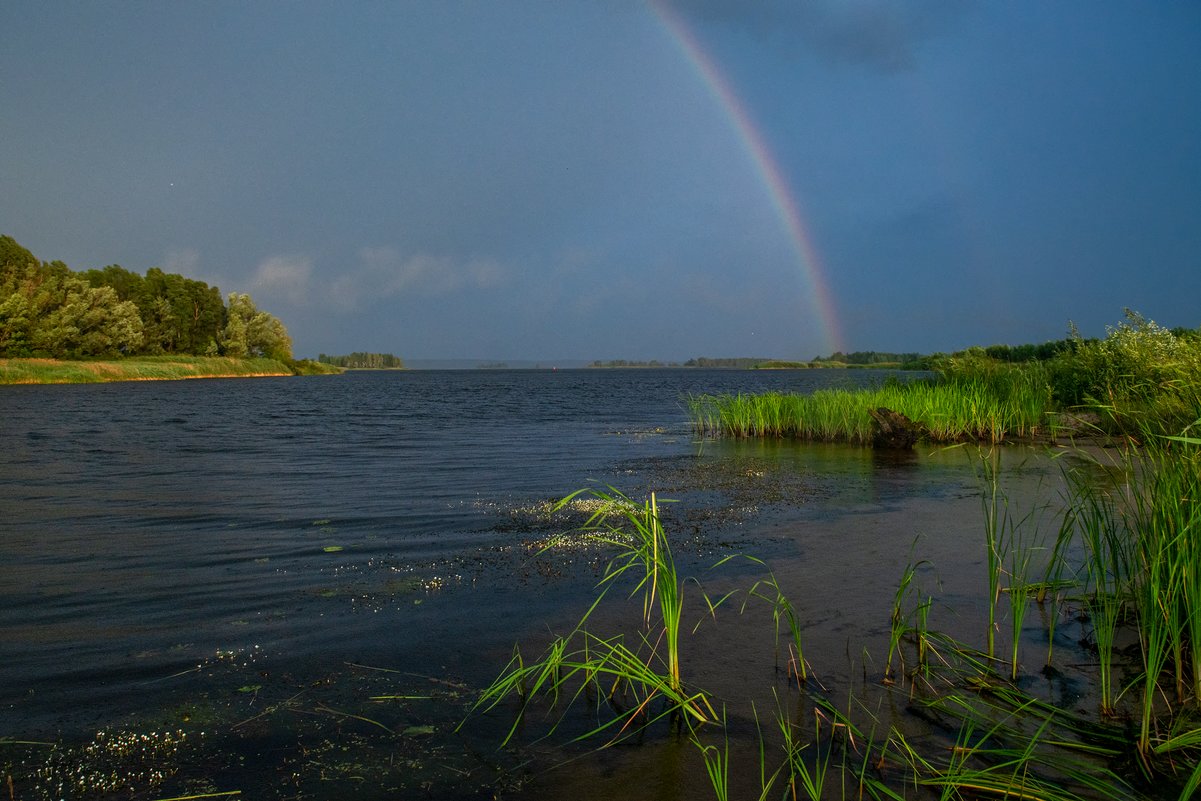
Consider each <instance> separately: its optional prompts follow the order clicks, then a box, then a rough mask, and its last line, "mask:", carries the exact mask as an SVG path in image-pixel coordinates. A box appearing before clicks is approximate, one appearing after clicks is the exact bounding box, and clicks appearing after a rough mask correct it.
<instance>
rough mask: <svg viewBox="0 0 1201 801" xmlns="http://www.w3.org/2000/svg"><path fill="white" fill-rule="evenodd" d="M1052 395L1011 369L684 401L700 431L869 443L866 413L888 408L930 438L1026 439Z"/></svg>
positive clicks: (1040, 427)
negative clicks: (1000, 374)
mask: <svg viewBox="0 0 1201 801" xmlns="http://www.w3.org/2000/svg"><path fill="white" fill-rule="evenodd" d="M1050 401H1051V399H1050V392H1049V390H1048V389H1047V388H1046V387H1045V385H1041V384H1039V383H1038V382H1037V381H1036V380H1034V379H1033V378H1032V377H1030V376H1024V375H1020V374H1019V371H1013V375H1012V376H1011V378H1010V380H1008V381H1000V380H992V381H985V380H982V379H965V380H954V381H947V380H942V381H912V382H909V383H890V384H886V385H884V386H881V387H877V388H875V389H863V390H842V389H832V390H819V391H817V392H814V393H812V394H808V395H801V394H792V393H779V392H766V393H762V394H755V395H744V394H737V395H697V396H693V397H690V398H689V399H688V402H687V403H688V410H689V414H690V416H691V418H692V422H693V427H694V429H695V430H696V431H697V432H698V433H699V434H701V435H705V436H732V437H775V438H791V439H801V440H808V441H813V442H849V443H853V444H861V445H862V444H867V443H869V442H871V440H872V419H871V416H870V414H869V412H870V411H871V410H874V409H879V408H887V409H891V410H892V411H895V412H899V413H901V414H903V415H905V416H906V417H908V418H909V419H910V420H912V421H914V422H915V423H917V424H919V425H920V426H921V427H922V429H923V431H924V433H925V435H926V437H927V438H928V439H929V440H931V441H933V442H961V441H967V440H972V441H983V442H990V443H997V442H1001V441H1003V440H1005V439H1006V438H1007V437H1014V436H1016V437H1022V438H1029V437H1033V436H1036V435H1037V434H1039V433H1042V432H1044V431H1045V430H1046V429H1047V425H1048V413H1049V412H1050V411H1051V402H1050Z"/></svg>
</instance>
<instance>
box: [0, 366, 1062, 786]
mask: <svg viewBox="0 0 1201 801" xmlns="http://www.w3.org/2000/svg"><path fill="white" fill-rule="evenodd" d="M888 375H889V374H887V373H882V372H877V371H845V370H831V371H816V370H813V371H737V370H694V369H674V370H668V369H664V370H652V369H647V370H555V371H552V370H541V371H535V370H526V371H506V370H497V371H493V370H474V371H404V372H352V373H349V374H346V375H343V376H333V377H325V376H321V377H308V378H280V379H275V378H264V379H251V380H245V379H243V380H203V381H177V382H146V383H125V384H106V385H79V386H15V387H3V388H0V447H2V451H3V459H2V460H0V758H2V759H3V761H4V765H5V766H6V771H7V772H8V773H9V774H10V775H12V776H13V779H14V782H15V786H16V787H17V793H18V794H17V797H18V798H22V799H25V798H59V797H79V798H83V797H88V798H101V797H113V798H146V799H157V798H165V797H169V796H173V795H184V794H199V793H228V792H233V791H234V790H240V791H242V792H243V794H244V795H243V797H248V798H281V799H282V798H320V799H332V798H345V797H355V798H367V799H371V798H394V797H402V796H405V797H408V796H411V795H416V794H421V795H422V796H424V797H448V798H450V797H493V795H495V794H496V793H498V792H499V791H500V789H503V790H504V791H505V792H506V793H508V795H510V796H512V795H518V796H520V795H522V794H527V795H529V797H548V796H553V795H557V794H561V797H571V798H573V799H576V800H577V801H578V799H580V798H582V797H586V796H588V794H589V793H595V794H596V797H618V795H620V794H623V793H625V794H628V793H629V792H630V787H629V785H628V782H629V781H630V780H629V779H623V778H621V777H620V774H621V773H622V771H625V770H630V769H632V770H635V771H636V773H635V775H636V776H639V777H640V781H652V783H653V784H654V786H655V788H656V789H655V792H654V793H649V792H648V793H645V794H641V795H639V794H638V793H635V795H639V797H651V796H653V797H658V798H687V797H690V794H692V793H699V792H702V791H703V790H704V781H705V780H704V776H703V769H702V771H701V775H699V776H697V775H695V771H692V772H690V773H689V775H688V776H687V777H686V776H684V775H683V774H679V775H677V774H676V773H675V772H674V771H675V768H668V767H665V762H664V759H667V760H668V762H669V763H671V764H673V765H674V764H675V762H673V761H672V760H674V759H675V757H671V756H670V755H668V756H667V757H665V755H664V754H665V752H664V750H663V748H654V749H652V748H648V749H643V751H642V752H640V753H634V752H635V751H637V749H628V750H626V751H624V752H622V753H621V754H619V755H618V756H616V757H605V758H603V759H600V760H593V761H592V762H589V763H588V765H589V767H586V768H584V767H581V768H580V769H579V770H574V769H573V770H572V771H568V772H566V774H565V773H564V772H563V771H554V770H547V769H546V768H548V767H549V766H552V765H553V764H554V763H556V762H557V761H558V760H559V759H560V758H561V757H562V756H563V752H561V751H558V750H556V748H557V747H551V746H548V745H538V744H536V743H529V744H528V750H526V751H519V750H518V749H515V748H512V747H511V748H508V749H499V750H498V749H497V746H498V744H499V741H500V739H501V737H503V735H504V733H505V732H506V731H507V730H508V726H509V724H510V723H511V717H506V715H505V714H503V712H504V710H501V711H498V712H494V713H492V714H490V715H487V716H482V717H481V718H479V719H478V721H475V722H472V723H470V724H469V725H468V726H467V727H464V729H461V730H458V731H456V730H455V728H454V727H455V724H456V723H457V722H458V721H459V720H461V719H462V717H463V715H464V714H465V713H466V710H467V708H468V707H469V705H470V702H471V700H472V698H473V697H474V694H475V693H476V692H478V690H479V688H481V687H482V686H485V685H486V684H487V683H488V682H489V681H490V680H491V679H492V678H494V677H495V676H496V675H497V674H498V673H499V672H500V670H501V669H502V668H503V667H504V666H505V664H506V663H507V662H508V660H509V658H510V656H511V654H512V649H513V645H514V643H516V642H518V641H533V642H535V643H537V642H538V641H539V639H540V638H541V640H542V641H545V639H546V637H547V632H549V631H551V630H556V631H558V630H560V629H561V628H563V627H569V626H570V625H571V623H572V621H573V620H575V619H577V618H578V615H579V614H580V613H581V612H582V611H583V609H584V608H585V607H586V606H587V604H588V603H589V602H590V599H591V598H592V597H593V594H594V589H593V585H594V584H595V581H596V579H597V578H598V577H599V571H600V569H601V568H602V567H603V564H604V555H603V554H602V553H599V552H596V551H595V549H587V548H581V549H578V550H577V549H569V550H568V551H567V552H566V553H564V554H561V555H560V554H555V553H551V554H541V553H539V550H538V549H539V544H540V543H543V542H545V541H546V538H547V537H549V536H551V535H553V534H555V533H558V532H561V531H564V530H566V529H568V528H570V527H571V526H570V523H571V522H572V521H571V520H568V519H554V518H550V517H549V516H548V515H547V514H546V509H547V506H548V502H551V501H554V500H555V499H558V498H561V497H562V496H564V495H566V494H567V493H569V492H572V491H573V490H576V489H579V488H582V487H590V486H591V487H605V486H611V487H614V488H616V489H618V490H621V491H622V492H625V493H627V494H629V495H630V496H631V497H632V498H634V499H635V500H638V501H641V500H642V499H643V498H644V497H646V495H647V494H648V493H649V492H652V491H654V492H657V493H658V494H659V496H660V497H665V498H671V499H674V500H676V501H677V502H676V503H674V504H671V505H669V506H668V507H667V508H666V509H665V512H664V522H665V525H666V526H667V528H668V530H669V533H670V534H671V535H672V537H673V542H675V543H676V545H675V547H676V548H677V550H678V557H679V559H680V560H681V563H682V564H683V565H684V566H685V568H686V569H688V570H692V571H695V572H696V573H697V574H698V575H707V573H706V572H705V571H706V570H707V569H708V566H710V565H712V564H713V563H714V562H715V561H717V559H719V558H721V557H722V556H729V555H731V554H736V553H743V552H745V553H751V554H755V555H756V556H758V557H761V558H763V559H764V560H766V561H768V562H769V563H770V564H771V565H772V567H773V568H775V569H776V571H777V576H778V578H779V579H780V583H781V585H782V588H783V589H784V590H785V591H786V592H787V593H788V594H789V597H790V598H792V599H793V602H794V603H795V604H796V605H797V607H798V608H799V609H800V610H802V612H803V617H804V620H805V628H806V632H807V635H806V636H807V638H809V639H808V641H809V642H810V643H812V644H811V645H808V646H807V653H806V655H805V656H806V659H807V660H808V661H810V662H812V663H813V664H814V666H815V669H816V670H818V671H821V670H823V669H825V670H829V672H830V674H831V679H830V681H831V683H832V684H833V685H834V686H839V681H840V680H839V679H837V678H834V677H835V676H837V675H841V673H844V672H845V671H846V668H847V666H848V663H854V664H856V665H860V663H861V662H863V658H862V655H863V653H864V649H865V648H867V647H868V646H869V645H870V646H871V647H873V648H875V647H878V646H879V644H880V642H881V640H882V638H886V635H887V631H888V609H889V605H890V603H891V601H892V597H893V595H894V593H895V591H896V586H897V580H898V579H899V577H900V575H901V571H902V569H903V568H904V566H905V565H906V564H907V563H908V562H910V561H912V560H913V559H914V553H915V552H916V553H917V554H918V555H919V556H921V557H930V558H932V559H934V560H936V563H937V568H938V572H937V575H935V573H934V572H933V569H931V568H927V569H925V571H924V573H923V575H926V576H927V579H928V583H929V585H930V586H929V587H928V589H929V590H933V589H934V583H935V582H937V583H938V587H939V592H940V595H941V597H943V598H945V599H947V600H946V603H948V604H952V605H954V604H956V603H962V605H963V606H962V610H963V612H964V615H966V616H967V617H968V618H970V617H971V615H972V614H974V611H973V610H975V611H978V609H977V608H976V607H974V606H973V604H976V603H977V602H975V601H972V600H969V599H970V598H971V597H973V594H974V593H978V589H979V585H980V583H981V581H982V578H981V577H980V570H981V568H980V564H981V561H982V554H981V552H980V548H979V534H978V531H979V529H980V526H981V521H980V511H979V510H980V485H979V483H978V481H977V479H976V476H975V475H974V473H973V471H972V469H971V467H970V460H969V459H968V458H966V457H965V455H964V453H963V451H962V449H954V450H948V451H936V452H932V453H927V452H919V453H915V454H905V455H901V456H889V455H885V454H876V453H873V452H872V451H870V450H865V449H861V448H852V447H844V446H831V445H804V444H798V443H791V442H735V441H713V440H708V441H698V440H697V439H696V437H695V436H694V434H693V432H692V430H691V426H690V423H689V420H688V416H687V409H686V404H685V402H684V399H685V398H687V396H688V395H690V394H694V393H736V392H759V391H763V390H781V391H798V392H808V391H812V390H813V389H816V388H820V387H825V386H831V385H862V384H866V383H870V382H878V381H882V380H885V378H887V377H888ZM1007 459H1009V460H1010V461H1012V462H1014V464H1015V465H1016V469H1017V470H1018V472H1019V473H1020V474H1021V475H1023V476H1024V477H1026V478H1027V479H1028V480H1029V482H1031V484H1032V485H1038V486H1043V485H1045V484H1048V483H1050V484H1053V483H1054V481H1055V477H1056V475H1057V473H1058V468H1057V467H1055V466H1052V465H1049V464H1047V463H1045V462H1041V461H1038V460H1037V459H1032V458H1031V457H1030V455H1029V454H1028V453H1026V452H1025V451H1023V450H1020V449H1018V450H1014V451H1012V452H1011V453H1010V455H1009V456H1007ZM575 522H576V523H578V522H579V520H578V519H577V520H575ZM919 536H920V537H922V538H923V539H922V540H921V545H920V546H915V544H914V541H915V538H917V537H919ZM915 548H916V551H915ZM934 554H936V556H934ZM739 564H740V565H741V566H739V565H731V570H732V573H731V576H732V577H731V578H715V579H714V581H715V582H716V584H715V586H722V582H723V581H731V582H737V581H739V580H740V576H741V575H742V574H748V575H749V573H750V572H751V567H750V566H749V565H747V564H741V563H739ZM777 566H778V567H777ZM785 585H786V586H785ZM957 599H958V600H957ZM620 614H621V613H620V612H619V613H615V616H620ZM756 636H757V637H758V638H759V639H757V640H754V641H753V642H752V643H751V645H748V646H747V647H748V648H751V647H756V648H763V647H765V646H764V642H767V641H768V640H770V632H769V633H768V634H767V635H761V636H760V635H756ZM765 638H766V639H765ZM697 647H698V648H700V647H701V646H697ZM766 647H767V648H768V651H769V652H770V644H768V645H767V646H766ZM703 649H704V650H706V651H708V649H709V646H707V645H706V646H704V647H703ZM535 650H536V649H535ZM740 655H741V654H738V653H736V654H734V655H732V656H714V657H713V658H711V659H708V660H706V659H700V660H699V662H700V665H699V666H698V667H697V668H696V669H695V671H694V674H695V675H696V676H697V677H698V680H699V679H701V678H704V677H706V676H708V677H709V680H711V681H712V682H714V683H715V684H717V685H719V686H720V685H722V684H723V683H729V682H731V681H735V682H737V681H741V680H743V679H742V677H744V676H746V674H747V671H748V670H750V669H755V668H754V667H753V666H754V665H758V664H760V663H759V662H756V661H754V660H752V661H751V663H750V665H751V666H752V667H748V665H747V664H744V663H742V662H739V661H738V658H739V656H740ZM881 657H882V655H881V654H878V653H877V654H876V656H875V658H876V659H880V658H881ZM731 660H733V661H731ZM767 661H768V662H770V657H769V658H768V660H767ZM861 666H862V665H861ZM768 668H771V665H770V664H768ZM863 669H864V672H865V673H866V671H867V667H863ZM880 669H881V664H879V663H876V664H872V665H871V670H872V671H873V672H878V671H879V670H880ZM771 675H772V674H771V672H770V670H769V673H768V678H767V679H765V681H764V687H765V688H769V686H770V685H771V683H772V681H773V679H772V678H771ZM509 711H511V710H509ZM3 738H7V741H5V739H3ZM13 741H20V742H13ZM679 759H684V757H679ZM614 760H616V761H614ZM623 761H624V762H623ZM685 761H686V760H685ZM643 762H645V764H642V763H643ZM623 764H624V767H623ZM648 771H650V772H651V773H653V774H654V776H655V777H658V778H653V777H650V774H648ZM606 777H608V778H606ZM648 777H649V778H648ZM606 781H608V782H609V784H606ZM698 781H699V782H700V784H697V783H696V782H698ZM498 788H500V789H498ZM588 788H592V789H591V790H590V789H588ZM105 793H108V794H109V795H107V796H106V795H105ZM398 794H399V795H398Z"/></svg>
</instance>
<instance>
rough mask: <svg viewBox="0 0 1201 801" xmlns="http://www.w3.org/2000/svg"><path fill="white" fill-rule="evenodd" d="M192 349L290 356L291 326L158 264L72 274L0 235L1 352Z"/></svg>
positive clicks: (56, 354)
mask: <svg viewBox="0 0 1201 801" xmlns="http://www.w3.org/2000/svg"><path fill="white" fill-rule="evenodd" d="M160 354H189V355H197V356H233V357H239V358H241V357H248V356H266V357H269V358H273V359H282V360H290V359H291V358H292V340H291V337H289V336H288V331H287V329H286V328H285V327H284V324H283V323H282V322H280V321H279V319H278V318H276V317H275V316H274V315H272V314H269V313H267V312H265V311H261V310H260V309H258V308H257V307H256V306H255V303H254V301H253V300H252V299H251V297H250V295H246V294H239V293H236V292H235V293H231V294H230V295H229V297H228V298H227V299H225V300H223V299H222V297H221V291H220V290H219V289H218V288H217V287H215V286H212V287H211V286H209V285H208V284H206V283H205V282H204V281H197V280H193V279H191V278H186V277H184V276H182V275H178V274H175V273H166V272H163V271H162V270H161V269H159V268H157V267H152V268H150V269H149V270H147V271H146V274H145V275H144V276H143V275H140V274H138V273H135V272H131V271H129V270H126V269H125V268H123V267H121V266H119V265H116V264H114V265H110V266H108V267H105V268H103V269H99V270H85V271H83V272H74V271H72V270H71V269H70V268H69V267H67V265H66V264H64V263H62V262H61V261H51V262H42V261H39V260H38V259H36V258H35V257H34V255H33V254H32V253H30V252H29V251H28V250H26V249H25V248H23V247H21V245H19V244H17V242H16V240H14V239H13V238H12V237H11V236H7V235H5V236H0V356H7V357H15V358H21V357H49V358H56V359H78V358H88V357H96V356H109V357H111V356H134V355H160Z"/></svg>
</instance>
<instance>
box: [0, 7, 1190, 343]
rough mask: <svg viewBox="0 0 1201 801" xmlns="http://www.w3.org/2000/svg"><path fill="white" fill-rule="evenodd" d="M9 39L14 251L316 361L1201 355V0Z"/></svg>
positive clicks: (109, 15) (15, 22)
mask: <svg viewBox="0 0 1201 801" xmlns="http://www.w3.org/2000/svg"><path fill="white" fill-rule="evenodd" d="M0 30H2V31H3V41H4V44H3V47H2V48H0V109H2V113H0V232H2V233H8V234H11V235H12V236H14V237H15V238H16V239H17V241H19V242H20V243H22V244H23V245H25V246H26V247H28V248H30V249H31V250H32V251H33V252H34V253H35V254H37V255H38V256H39V257H41V258H43V259H61V260H63V261H65V262H67V264H69V265H70V266H71V267H73V268H75V269H85V268H89V267H99V266H104V265H106V264H113V263H117V264H121V265H122V266H124V267H126V268H128V269H132V270H136V271H138V272H144V271H145V270H146V269H147V268H149V267H153V266H160V267H163V268H165V269H168V270H170V271H175V272H182V273H184V274H186V275H189V276H192V277H196V278H201V279H203V280H206V281H209V282H210V283H215V284H217V285H218V286H220V287H221V289H222V290H223V291H224V292H226V293H228V292H231V291H240V292H250V293H251V294H252V295H253V296H254V298H255V299H256V301H257V302H258V303H259V305H260V306H261V307H263V308H266V309H268V310H270V311H272V312H274V313H275V314H277V315H278V316H279V317H280V318H281V319H283V321H284V322H285V323H286V324H287V326H288V328H289V330H290V331H291V333H292V336H293V339H294V341H295V345H296V352H297V354H298V355H307V356H313V355H316V354H317V353H318V352H322V351H323V352H326V353H342V352H348V351H351V350H373V351H390V352H394V353H397V354H398V355H401V356H402V357H406V358H454V357H462V358H472V359H498V360H499V359H521V358H529V359H540V360H555V359H594V358H600V359H610V358H625V359H647V358H659V359H686V358H688V357H690V356H697V355H706V356H739V355H762V356H776V357H781V358H810V357H812V356H815V355H818V354H824V353H828V352H829V351H830V350H832V349H833V348H834V347H841V348H844V349H848V350H905V351H908V350H916V351H933V350H951V349H955V348H959V347H963V346H966V345H971V344H993V343H1011V344H1017V343H1022V342H1039V341H1044V340H1047V339H1058V338H1060V337H1062V336H1064V334H1065V332H1066V330H1067V326H1068V322H1069V320H1073V321H1075V322H1076V323H1077V324H1078V325H1079V326H1080V328H1081V330H1082V331H1083V332H1084V333H1085V334H1088V335H1101V334H1103V333H1104V328H1105V325H1106V324H1113V323H1117V322H1118V321H1120V320H1121V318H1122V309H1123V307H1127V306H1128V307H1132V308H1134V309H1136V310H1139V311H1141V312H1142V313H1143V314H1145V315H1147V316H1148V317H1151V318H1153V319H1155V320H1156V321H1158V322H1160V323H1162V324H1163V325H1167V326H1176V325H1183V326H1188V327H1196V326H1198V325H1201V4H1199V3H1196V2H1191V1H1190V2H1134V1H1133V0H1132V1H1131V2H1106V1H1103V0H1087V2H1085V1H1081V2H1068V1H1064V2H1053V3H1049V2H1043V1H1042V0H1039V1H1038V2H1016V1H1015V2H997V3H983V2H980V3H973V2H953V1H952V0H914V1H913V2H905V3H893V2H883V1H882V0H879V1H877V0H812V2H806V3H797V2H792V0H789V1H788V2H784V1H783V0H781V2H775V1H774V0H765V2H760V3H753V2H743V1H742V0H695V1H694V2H684V0H681V1H680V2H676V3H672V4H670V5H663V6H660V7H658V8H655V7H652V6H650V5H647V4H643V3H638V2H633V1H632V0H611V1H610V2H600V1H599V0H598V1H597V2H585V1H584V0H564V1H563V2H549V0H540V1H538V2H506V3H499V2H496V3H493V2H483V1H482V0H478V1H473V2H461V3H460V2H451V1H450V0H436V1H435V0H429V2H359V3H343V2H337V3H334V2H324V3H317V2H290V3H273V2H253V3H245V2H203V3H202V2H136V3H135V2H123V3H122V2H103V3H98V2H90V1H89V2H83V3H67V2H53V1H51V2H43V1H41V0H39V1H37V2H26V0H7V2H5V3H3V4H0ZM686 38H687V39H690V40H691V41H692V43H693V44H692V46H693V47H694V49H693V50H692V51H689V49H688V47H687V46H685V44H684V41H683V40H684V39H686ZM706 67H707V69H708V70H709V71H708V72H707V71H706ZM715 80H717V81H720V82H723V83H724V85H725V86H726V87H727V89H728V91H729V92H730V93H731V95H729V96H726V97H725V99H723V96H722V94H721V93H720V91H718V90H717V89H716V88H715V85H714V81H715ZM731 99H732V100H733V105H734V106H738V107H740V108H741V110H742V111H743V112H744V113H745V117H744V118H743V120H742V123H741V125H740V124H739V122H738V120H737V114H736V113H735V112H736V109H735V108H734V107H733V106H732V104H731V103H730V102H729V101H730V100H731ZM747 126H749V127H747ZM748 134H751V135H753V137H754V138H757V139H758V141H759V142H760V143H761V144H762V145H763V146H764V147H765V151H763V152H762V153H761V154H760V160H758V161H757V160H756V156H755V154H754V152H753V149H752V148H751V146H750V143H749V142H748ZM767 173H771V174H773V175H775V176H777V177H778V179H779V180H780V186H781V187H782V188H783V190H784V191H785V192H786V194H787V199H788V200H789V201H790V202H794V203H795V204H796V208H797V209H798V210H799V215H800V224H801V230H802V231H803V232H804V234H805V236H806V237H807V240H808V242H807V244H809V245H811V246H812V248H813V253H811V254H809V257H806V256H805V255H804V254H802V253H801V252H799V251H798V248H797V247H796V242H795V240H794V238H793V236H792V235H791V234H790V231H789V227H788V224H787V223H788V220H787V219H786V217H787V214H785V213H782V212H781V207H780V204H779V203H778V200H779V197H777V196H773V193H772V191H771V187H770V186H769V185H768V181H767V180H765V176H766V174H767ZM814 255H815V256H816V258H813V256H814ZM814 270H816V271H817V273H818V274H819V276H820V278H821V279H822V280H824V282H825V284H826V285H827V286H828V290H829V301H830V303H829V306H827V307H823V306H822V305H821V303H820V301H819V299H818V298H817V296H816V295H815V294H814V287H815V284H814V280H813V279H814V277H815V276H814V273H813V271H814ZM831 307H832V308H831Z"/></svg>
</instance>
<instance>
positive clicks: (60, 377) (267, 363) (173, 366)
mask: <svg viewBox="0 0 1201 801" xmlns="http://www.w3.org/2000/svg"><path fill="white" fill-rule="evenodd" d="M293 372H294V370H293V368H292V366H290V365H288V364H285V363H283V362H281V361H278V360H275V359H265V358H253V359H233V358H228V357H224V356H137V357H130V358H127V359H113V360H109V361H85V360H62V359H0V384H95V383H102V382H108V381H165V380H173V379H181V378H232V377H241V376H272V375H292V374H293Z"/></svg>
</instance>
